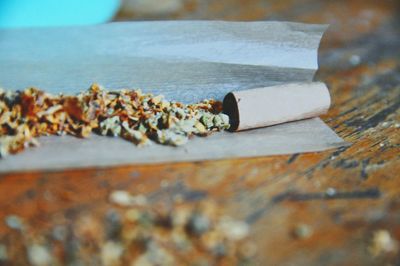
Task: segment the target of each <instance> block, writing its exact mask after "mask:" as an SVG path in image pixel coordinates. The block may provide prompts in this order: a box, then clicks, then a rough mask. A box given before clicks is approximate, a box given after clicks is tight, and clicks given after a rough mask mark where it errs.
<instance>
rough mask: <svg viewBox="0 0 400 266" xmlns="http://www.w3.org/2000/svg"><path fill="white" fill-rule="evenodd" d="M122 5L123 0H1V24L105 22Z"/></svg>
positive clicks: (21, 25) (22, 25) (50, 24)
mask: <svg viewBox="0 0 400 266" xmlns="http://www.w3.org/2000/svg"><path fill="white" fill-rule="evenodd" d="M119 6H120V0H0V28H21V27H48V26H68V25H90V24H97V23H104V22H107V21H109V20H111V19H112V17H113V16H114V15H115V13H116V12H117V11H118V8H119Z"/></svg>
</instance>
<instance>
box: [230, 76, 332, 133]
mask: <svg viewBox="0 0 400 266" xmlns="http://www.w3.org/2000/svg"><path fill="white" fill-rule="evenodd" d="M330 104H331V98H330V95H329V90H328V88H327V87H326V85H325V84H324V83H322V82H308V83H289V84H284V85H278V86H271V87H265V88H257V89H250V90H242V91H234V92H230V93H228V94H227V95H226V96H225V98H224V101H223V111H224V113H225V114H227V115H228V116H229V120H230V124H231V127H230V130H231V131H240V130H246V129H251V128H259V127H266V126H271V125H276V124H281V123H285V122H289V121H295V120H301V119H305V118H311V117H316V116H319V115H321V114H324V113H326V112H327V111H328V109H329V106H330Z"/></svg>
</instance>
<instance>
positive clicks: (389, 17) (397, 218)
mask: <svg viewBox="0 0 400 266" xmlns="http://www.w3.org/2000/svg"><path fill="white" fill-rule="evenodd" d="M188 2H189V1H188ZM209 2H210V5H205V4H202V6H203V5H204V6H205V7H206V8H205V9H202V10H203V11H202V10H197V9H196V7H197V6H199V5H200V1H198V2H197V1H191V5H190V6H189V7H190V9H188V10H186V11H185V10H182V13H181V14H175V15H173V17H174V18H198V17H201V18H221V19H247V20H251V19H265V18H267V19H288V20H296V21H302V22H313V23H331V27H330V29H329V30H328V32H327V33H326V34H325V37H324V40H323V43H322V46H321V51H320V53H321V57H320V71H319V73H318V75H317V79H318V80H322V81H325V82H326V83H327V84H328V86H329V87H330V89H331V95H332V98H333V108H332V109H331V110H330V111H329V113H328V114H327V115H325V116H324V117H323V119H324V121H325V122H327V123H328V124H329V125H330V126H331V127H332V128H334V129H335V130H336V132H337V133H338V134H339V135H340V136H341V137H343V138H344V139H345V140H346V141H349V142H352V143H353V145H352V146H350V147H345V148H341V149H338V150H335V151H327V152H319V153H309V154H301V155H297V154H296V155H292V156H274V157H265V158H257V159H240V160H237V159H235V160H220V161H209V162H198V163H177V164H160V165H155V166H135V167H132V166H125V167H118V168H107V169H87V170H79V171H77V170H71V171H65V172H32V173H24V174H11V175H7V174H3V175H1V176H0V221H3V220H4V218H5V216H6V215H10V214H16V215H19V216H21V217H23V218H24V219H25V220H26V221H28V222H29V223H30V224H31V225H32V226H33V227H34V228H36V230H37V231H38V232H41V231H44V230H45V229H46V228H50V227H51V226H53V225H54V224H58V223H72V222H73V221H74V220H75V219H77V217H79V214H80V213H83V212H92V213H93V214H95V215H96V216H97V217H99V219H100V217H102V216H103V215H104V213H105V211H107V210H108V209H110V208H112V206H111V205H110V204H109V203H108V201H107V196H108V193H109V192H110V191H112V190H114V189H125V190H129V191H131V192H132V193H140V194H145V195H148V196H151V197H152V199H153V200H154V201H165V200H168V199H171V198H173V197H174V195H176V194H180V195H183V198H184V199H185V200H188V201H189V200H193V201H195V200H200V199H202V198H211V199H215V200H216V201H217V202H218V203H219V204H220V205H221V206H222V208H223V209H224V210H225V211H226V212H227V213H229V214H231V215H233V216H235V217H238V218H243V219H246V220H247V221H248V222H249V223H251V225H252V228H251V235H252V236H253V238H254V240H255V241H256V242H257V244H258V247H259V256H258V260H259V262H260V265H396V264H398V263H399V253H396V252H394V253H385V254H381V255H379V256H376V257H374V256H372V255H371V254H370V253H369V252H368V251H367V249H368V246H369V245H370V241H371V237H372V234H373V232H374V231H375V230H378V229H385V230H387V231H389V232H390V234H391V235H392V237H394V238H395V239H397V240H398V241H399V240H400V225H399V223H400V197H399V196H400V186H399V182H400V181H399V172H400V156H399V154H400V134H399V133H400V132H399V131H400V111H399V107H400V61H399V60H400V32H399V29H400V22H399V21H400V18H399V16H398V14H399V12H398V10H399V6H398V4H397V2H396V1H379V2H378V1H365V0H364V1H361V0H354V1H344V0H343V1H317V0H302V1H290V0H285V1H282V0H280V1H278V0H277V1H268V2H266V1H257V0H252V1H239V0H224V1H213V2H212V3H211V1H209ZM202 3H203V2H202ZM332 189H335V191H336V192H337V193H336V194H335V193H332V191H333V190H332ZM326 191H328V192H329V193H326ZM339 192H340V193H339ZM310 193H311V194H310ZM326 195H336V196H332V197H330V196H326ZM299 223H304V224H307V225H309V226H310V227H311V228H312V230H313V234H312V235H311V237H309V238H306V239H297V238H294V237H293V234H292V233H293V230H294V229H295V228H296V226H297V225H298V224H299ZM0 235H1V237H0V239H6V238H7V237H10V236H11V235H12V230H11V229H10V228H8V227H7V226H5V224H4V223H0Z"/></svg>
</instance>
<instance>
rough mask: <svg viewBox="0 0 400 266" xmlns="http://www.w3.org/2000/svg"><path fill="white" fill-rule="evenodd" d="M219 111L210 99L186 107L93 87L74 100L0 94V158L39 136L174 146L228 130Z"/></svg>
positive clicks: (35, 92) (32, 93) (136, 93)
mask: <svg viewBox="0 0 400 266" xmlns="http://www.w3.org/2000/svg"><path fill="white" fill-rule="evenodd" d="M221 111H222V104H221V102H219V101H215V100H204V101H202V102H200V103H196V104H189V105H186V104H183V103H179V102H174V101H166V100H165V99H164V98H163V96H162V95H158V96H153V95H152V94H146V93H142V92H141V91H140V90H119V91H107V90H104V89H102V88H101V87H100V86H99V85H97V84H93V85H92V86H91V87H90V88H89V90H87V91H86V92H83V93H80V94H78V95H76V96H65V95H58V96H54V95H50V94H48V93H45V92H44V91H41V90H38V89H35V88H29V89H26V90H24V91H18V92H13V91H4V90H1V89H0V158H1V157H4V156H6V155H8V154H14V153H18V152H20V151H22V150H23V149H24V148H26V147H29V146H37V145H39V143H38V142H37V141H36V139H35V138H37V137H40V136H48V135H66V134H68V135H72V136H76V137H82V138H86V137H88V136H89V135H90V134H91V133H92V132H94V133H96V134H99V135H104V136H116V137H122V138H124V139H126V140H128V141H131V142H133V143H135V144H137V145H145V144H150V143H152V142H156V143H159V144H165V145H172V146H179V145H183V144H185V143H186V142H187V141H188V139H189V138H190V137H191V136H193V135H197V136H207V135H208V134H210V133H211V132H212V131H220V130H224V129H227V128H229V118H228V116H226V115H225V114H222V113H221Z"/></svg>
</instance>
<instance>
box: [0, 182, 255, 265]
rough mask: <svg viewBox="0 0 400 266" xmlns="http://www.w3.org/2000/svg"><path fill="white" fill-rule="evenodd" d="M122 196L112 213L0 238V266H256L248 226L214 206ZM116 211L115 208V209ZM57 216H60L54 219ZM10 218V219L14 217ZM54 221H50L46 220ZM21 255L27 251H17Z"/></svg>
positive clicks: (116, 196) (113, 198) (115, 197)
mask: <svg viewBox="0 0 400 266" xmlns="http://www.w3.org/2000/svg"><path fill="white" fill-rule="evenodd" d="M139 196H140V197H144V198H145V196H144V195H133V194H131V193H129V192H127V191H123V190H118V191H114V192H111V193H110V195H109V197H108V200H109V202H110V203H111V204H112V205H113V208H112V209H108V210H104V211H103V212H101V213H98V214H96V215H95V214H94V213H93V212H87V213H79V215H78V216H77V217H76V219H74V220H73V221H70V222H68V224H67V225H63V224H60V223H59V222H55V221H52V224H54V226H53V227H52V228H51V227H49V228H45V229H43V230H36V229H37V228H35V226H33V225H30V224H29V222H28V221H22V218H19V219H20V220H21V221H20V223H24V225H26V228H25V230H24V231H23V232H22V231H20V230H15V231H13V233H15V234H20V235H19V236H21V237H18V235H17V236H16V235H12V236H11V235H7V236H5V237H3V238H2V239H0V262H4V263H6V265H8V264H7V263H9V262H15V261H16V260H18V259H19V260H22V261H26V263H25V264H23V265H34V266H36V265H37V266H42V265H43V266H44V265H104V266H122V265H137V266H142V265H149V266H152V265H154V266H156V265H243V266H244V265H256V264H255V259H256V256H257V246H256V245H255V243H254V242H253V241H251V239H250V238H249V225H248V224H247V223H245V222H243V221H240V220H236V219H233V218H231V217H229V216H227V215H226V214H224V213H223V211H222V209H221V208H219V206H218V205H217V203H216V202H214V201H205V200H203V201H199V202H196V203H194V204H193V203H175V204H173V205H171V206H166V205H161V206H160V205H156V204H154V203H153V204H150V202H148V201H147V200H145V202H146V204H141V205H137V204H133V203H132V199H134V198H138V197H139ZM114 208H115V209H114ZM57 217H59V216H57ZM13 219H14V218H13ZM50 219H55V220H56V221H58V220H57V219H56V218H55V217H50ZM20 250H25V251H26V252H19V251H20Z"/></svg>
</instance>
